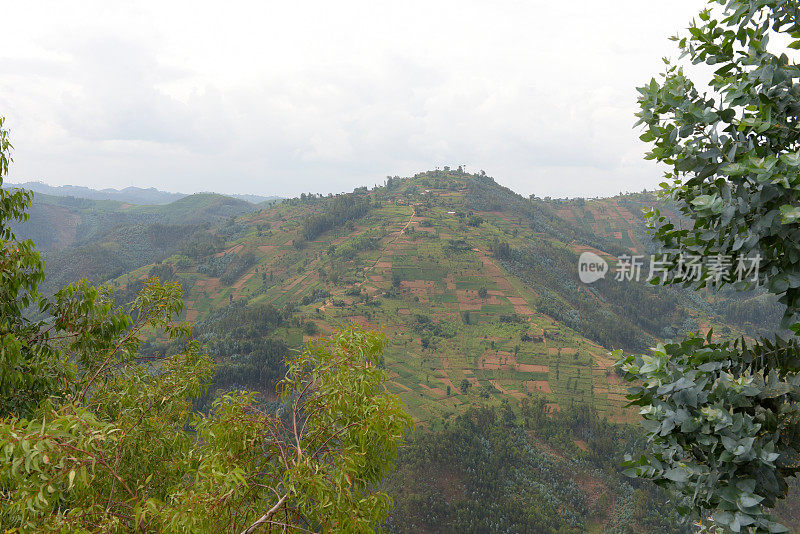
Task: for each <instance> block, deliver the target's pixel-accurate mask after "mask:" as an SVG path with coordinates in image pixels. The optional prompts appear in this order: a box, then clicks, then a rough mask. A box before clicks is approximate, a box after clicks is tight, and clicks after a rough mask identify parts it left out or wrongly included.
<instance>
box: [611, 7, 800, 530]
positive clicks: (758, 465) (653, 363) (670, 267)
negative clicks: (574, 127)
mask: <svg viewBox="0 0 800 534" xmlns="http://www.w3.org/2000/svg"><path fill="white" fill-rule="evenodd" d="M798 15H799V11H798V2H797V1H796V0H712V1H710V2H709V3H708V5H707V7H706V9H704V10H703V11H702V12H700V14H699V17H698V20H696V21H693V22H692V24H691V25H690V26H689V28H688V34H687V35H684V36H678V37H674V38H673V39H674V40H675V41H676V43H677V45H678V47H679V49H680V51H681V59H688V60H689V61H690V62H691V63H692V64H693V65H695V67H692V68H691V70H692V72H695V71H697V72H706V73H708V79H707V80H705V81H704V85H698V84H696V83H695V82H694V81H693V80H692V78H691V77H690V76H689V75H688V74H687V72H689V68H688V67H687V68H686V69H684V68H683V67H682V66H681V65H680V64H679V63H673V62H671V61H669V60H665V63H666V70H665V73H664V74H663V75H662V77H661V78H660V79H659V80H656V79H653V80H652V81H651V82H650V83H649V84H648V85H645V86H644V87H641V88H639V93H640V95H639V105H640V111H639V112H638V113H637V116H638V117H639V121H638V123H637V124H639V125H642V126H643V127H644V132H643V134H642V135H641V139H642V140H643V141H645V142H648V143H652V148H651V150H650V151H649V152H648V154H647V156H646V158H647V159H651V160H656V161H658V162H661V163H663V164H665V165H666V166H667V169H668V170H667V172H666V181H665V182H664V183H662V184H661V189H662V194H663V195H664V196H665V197H667V198H669V199H670V200H671V201H672V203H673V204H674V205H676V206H677V207H678V208H679V210H680V212H681V213H682V214H683V216H685V217H686V218H687V219H688V220H689V224H688V225H686V224H684V225H681V224H680V223H679V221H670V220H668V219H667V218H666V217H665V216H664V215H662V213H661V212H660V211H659V210H658V209H654V210H652V211H650V212H648V213H646V214H645V217H647V218H648V219H649V221H650V222H649V226H650V227H651V232H652V234H653V235H654V236H655V238H656V239H657V241H659V242H660V243H661V245H662V247H663V252H664V255H663V256H662V257H661V258H660V261H661V262H662V263H663V264H662V266H666V267H667V268H666V269H665V270H664V273H665V274H663V276H661V277H660V280H659V279H658V278H657V279H655V280H654V282H655V283H659V282H660V283H683V284H686V285H694V286H696V287H698V288H700V287H705V286H707V285H713V286H716V287H720V286H722V285H725V284H733V285H734V286H736V287H737V288H745V287H749V286H751V285H753V284H761V285H763V286H765V287H766V288H767V290H768V291H769V292H770V293H772V294H774V295H777V296H778V297H779V299H780V302H781V303H783V304H784V305H785V306H786V312H785V316H784V319H783V324H782V326H783V327H784V328H785V329H791V330H792V331H794V332H795V333H797V332H798V331H800V325H798V314H799V313H800V143H799V142H798V141H800V128H798V118H799V116H800V84H798V83H797V79H798V77H800V68H798V64H797V61H796V53H795V52H794V50H797V49H800V18H798ZM687 258H706V259H707V261H704V262H701V263H699V265H700V268H699V271H698V273H699V275H698V276H696V277H694V278H693V279H690V278H688V277H682V276H681V274H680V271H681V269H683V268H685V267H686V262H687ZM720 265H724V266H727V267H729V268H732V269H733V271H732V272H735V271H736V268H737V267H741V266H743V265H745V266H747V268H746V272H745V273H744V274H746V276H745V277H742V276H736V277H734V276H732V275H729V274H728V273H726V272H725V270H724V269H722V270H721V269H720V268H719V266H720ZM742 271H744V269H743V270H742ZM742 271H740V272H739V273H740V274H741V273H742ZM775 326H776V329H777V328H778V326H779V325H775ZM621 366H622V368H623V370H624V371H625V372H626V377H627V378H628V379H629V380H631V381H632V382H633V383H634V384H635V385H634V387H633V388H632V390H631V395H630V396H629V398H630V399H631V401H632V403H633V404H634V405H639V406H641V414H642V416H643V418H644V424H645V427H646V430H647V431H648V433H649V451H648V454H646V455H643V456H641V457H640V458H636V459H629V461H628V462H627V465H628V469H629V473H630V474H632V475H633V476H640V477H646V478H650V479H653V480H655V481H656V482H657V483H660V484H662V485H666V486H670V487H672V488H673V489H674V490H676V492H677V495H678V496H679V502H680V507H679V510H680V511H681V512H682V513H683V514H685V515H686V516H687V517H689V518H691V519H693V520H694V521H695V522H697V523H698V524H702V525H704V528H705V527H708V528H710V529H722V530H724V531H732V532H784V531H786V530H787V529H786V528H785V527H784V526H783V525H780V524H779V523H777V522H776V521H775V519H774V517H772V516H771V515H770V513H769V508H771V507H773V506H774V505H775V504H776V502H777V500H778V499H780V498H782V497H784V496H785V495H786V492H787V484H786V479H787V478H788V477H790V476H793V475H794V474H795V473H797V471H798V469H800V461H799V460H800V404H798V403H799V402H800V375H798V371H800V353H798V342H797V338H796V337H795V336H789V337H788V338H787V339H783V338H781V337H776V338H775V339H763V338H762V339H758V340H754V341H747V342H746V341H745V340H744V339H742V340H739V341H736V342H730V343H729V342H715V341H714V340H713V338H712V335H711V334H709V335H708V336H706V337H705V338H703V337H702V336H699V335H695V336H691V337H689V338H688V339H686V340H684V341H683V342H680V343H671V344H667V345H659V346H658V347H657V348H656V349H655V351H654V352H653V354H652V355H644V356H627V357H624V358H622V359H621Z"/></svg>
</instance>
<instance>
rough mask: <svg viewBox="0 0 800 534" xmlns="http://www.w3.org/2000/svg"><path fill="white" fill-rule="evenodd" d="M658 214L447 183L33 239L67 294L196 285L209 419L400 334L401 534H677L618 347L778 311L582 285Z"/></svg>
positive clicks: (640, 288) (392, 184)
mask: <svg viewBox="0 0 800 534" xmlns="http://www.w3.org/2000/svg"><path fill="white" fill-rule="evenodd" d="M657 203H659V201H658V200H657V199H656V198H655V197H654V196H653V195H650V194H636V195H623V196H619V197H614V198H607V199H595V200H580V199H578V200H570V201H558V200H544V199H539V198H535V197H533V198H524V197H522V196H520V195H518V194H516V193H514V192H513V191H511V190H509V189H507V188H504V187H502V186H500V185H498V184H497V183H496V182H495V181H494V180H493V179H491V178H489V177H487V176H483V175H472V174H465V173H462V172H452V171H431V172H425V173H420V174H418V175H416V176H414V177H411V178H406V179H399V178H396V177H394V178H390V179H388V180H387V181H386V183H385V185H384V186H381V187H376V188H374V189H371V190H370V189H367V188H358V189H356V190H354V191H353V192H352V193H348V194H345V195H336V196H333V195H329V196H325V197H323V196H320V195H302V196H301V197H300V198H295V199H288V200H286V201H284V202H282V203H280V204H275V205H269V206H257V207H254V206H252V205H250V204H247V203H244V202H240V201H237V200H235V199H231V198H228V197H222V196H220V195H211V194H203V195H193V196H191V197H186V198H183V199H180V200H178V201H176V202H173V203H172V204H169V205H166V206H132V205H126V204H122V203H119V202H114V201H107V200H105V201H99V200H96V201H92V200H79V199H74V198H73V199H68V198H56V197H48V196H46V195H37V197H36V200H35V203H34V213H33V216H32V218H31V220H30V221H29V222H27V223H25V224H23V225H21V226H20V227H19V228H18V230H19V231H20V233H21V234H25V235H28V236H31V237H34V240H45V243H46V244H48V243H49V245H50V246H49V248H48V249H47V251H46V262H47V271H48V281H49V284H50V285H49V286H48V288H49V289H50V290H53V289H55V288H56V287H58V286H60V285H62V284H64V283H67V282H69V281H72V280H75V279H77V278H79V277H81V276H87V277H89V278H90V279H92V280H93V281H96V282H107V283H108V284H110V285H111V286H112V287H114V288H115V289H116V293H115V295H116V298H117V299H118V302H119V303H120V304H121V305H126V303H127V302H130V300H131V299H133V298H134V297H135V295H136V294H137V293H138V290H139V288H140V287H141V285H142V283H143V281H144V280H145V279H146V278H147V277H149V276H158V277H160V278H161V279H162V280H177V281H179V282H180V283H181V285H182V286H183V288H184V291H185V301H186V305H187V310H186V318H187V319H189V320H192V321H195V322H196V327H195V335H196V336H197V337H198V338H199V339H200V340H201V341H202V342H203V344H204V347H205V350H206V351H207V352H208V353H209V354H210V355H212V356H213V357H214V358H215V360H216V361H217V367H216V370H215V378H214V384H213V387H212V389H211V390H210V391H209V392H208V394H207V395H206V396H205V397H203V398H201V399H198V401H197V407H198V409H202V408H203V406H205V405H207V404H208V403H209V402H211V401H212V400H213V398H214V396H215V395H217V394H219V393H220V392H222V391H225V390H230V389H238V388H247V389H251V390H255V391H258V392H260V393H261V395H262V398H263V400H264V402H265V403H269V402H271V401H272V400H274V386H275V384H276V383H277V381H278V380H280V378H281V377H282V376H283V373H284V367H283V358H284V356H285V355H286V354H287V351H289V350H290V349H296V348H299V347H300V346H301V345H302V344H303V343H304V342H305V341H308V340H311V339H314V338H316V337H318V336H320V335H324V334H325V333H327V332H330V331H332V330H333V329H335V328H336V327H337V326H338V325H340V324H343V323H346V322H350V321H354V322H358V323H362V324H367V325H370V326H372V327H374V328H377V329H380V330H382V331H384V332H385V333H386V334H387V337H388V339H389V345H388V347H387V350H386V352H385V358H384V365H385V366H386V368H387V370H388V372H389V375H390V381H389V383H388V384H387V387H388V388H389V389H390V390H391V391H393V392H395V393H397V394H398V395H399V396H400V397H401V398H402V399H403V401H404V402H405V404H406V406H407V407H408V409H409V411H410V412H411V413H412V415H413V416H414V418H415V419H416V420H417V423H418V431H417V432H416V433H415V435H414V437H413V439H412V441H411V443H410V445H409V447H408V448H407V449H406V450H405V451H404V452H403V454H402V456H401V458H400V464H399V466H398V469H397V471H396V472H395V473H394V474H393V476H392V477H391V479H390V480H389V481H388V482H387V484H388V486H387V487H388V489H389V491H390V493H391V494H392V495H393V497H394V500H395V510H394V512H393V514H392V519H391V520H390V522H389V523H388V524H387V525H386V527H387V529H388V530H389V531H392V532H407V531H415V532H419V531H453V532H461V531H532V530H533V531H543V532H544V531H552V532H583V531H592V532H595V531H596V532H600V531H605V532H644V531H653V530H659V531H664V532H679V531H680V529H679V528H678V527H677V526H676V525H675V524H674V521H673V518H672V517H671V515H670V510H671V508H670V507H669V506H665V505H664V502H665V499H666V497H665V495H664V494H661V493H659V492H658V490H657V489H656V488H654V487H653V486H651V485H642V486H632V485H631V484H630V483H629V482H628V481H627V480H626V479H625V477H624V476H623V475H622V474H621V472H620V470H619V465H620V461H621V458H622V455H623V454H625V453H629V452H633V451H635V450H636V448H637V447H639V446H640V445H641V441H640V440H641V435H640V434H638V433H637V432H636V430H635V429H634V428H632V427H630V426H629V425H625V424H624V423H625V422H627V421H630V420H632V419H633V417H632V413H631V412H630V411H629V410H627V409H626V408H625V407H624V405H625V400H624V398H623V394H624V391H625V387H624V385H623V384H622V383H621V381H620V379H619V377H618V376H617V374H616V373H615V371H614V370H613V369H611V368H610V365H611V363H612V361H611V359H610V358H609V356H608V351H609V350H610V349H613V348H619V347H622V348H625V349H628V350H644V349H646V348H647V347H648V346H650V345H651V344H652V343H654V342H656V341H657V340H660V339H666V338H671V337H676V336H679V335H681V333H682V332H685V331H690V330H695V329H702V330H704V331H707V330H709V329H711V328H713V329H714V331H715V332H716V334H715V335H716V336H720V335H721V336H731V337H732V336H738V335H742V334H745V335H752V334H754V333H756V332H759V331H765V330H768V329H770V328H771V326H772V325H773V324H776V323H777V321H778V318H779V317H780V313H781V310H780V307H779V306H778V305H777V303H776V302H774V300H771V299H769V298H768V297H767V296H766V295H764V294H763V293H759V292H751V293H748V294H733V293H725V294H713V293H710V292H708V293H705V294H698V293H695V292H691V291H686V290H683V289H681V288H673V287H655V286H651V285H649V284H646V283H644V281H640V282H638V283H636V282H617V281H615V280H613V279H610V277H609V279H605V280H600V281H598V282H595V283H594V284H591V285H586V284H583V283H581V282H580V281H579V280H578V276H577V273H578V271H577V262H578V256H579V254H580V253H581V252H583V251H594V252H596V253H598V254H600V255H601V256H603V257H605V258H607V259H608V260H609V261H610V262H612V264H613V261H614V258H615V257H616V256H619V255H621V254H630V253H641V254H646V253H648V252H649V251H650V250H651V248H652V244H651V243H650V241H649V239H648V238H647V235H646V233H645V227H644V225H643V222H642V219H641V217H639V216H638V213H639V212H640V210H641V208H642V207H645V206H651V205H654V204H657ZM662 210H667V211H669V206H662ZM673 215H675V214H674V213H673ZM48 229H58V231H57V232H54V233H51V234H50V235H51V241H50V242H47V241H46V237H47V235H48V233H47V232H48ZM26 232H27V234H26ZM37 232H38V234H37ZM141 350H142V352H143V353H144V354H145V355H155V354H161V353H164V352H167V353H168V352H170V351H171V350H173V347H172V346H170V345H169V344H166V343H164V342H162V341H159V340H151V341H150V342H148V343H146V344H145V345H144V346H143V347H142V349H141ZM620 423H623V424H620ZM488 502H491V503H492V504H491V505H490V506H487V504H486V503H488ZM784 512H785V513H786V514H791V511H784Z"/></svg>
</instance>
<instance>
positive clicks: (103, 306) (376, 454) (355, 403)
mask: <svg viewBox="0 0 800 534" xmlns="http://www.w3.org/2000/svg"><path fill="white" fill-rule="evenodd" d="M2 126H3V121H2V118H0V149H1V150H0V185H2V178H3V176H5V174H6V173H7V170H8V164H9V163H10V161H11V157H10V149H11V145H10V144H9V142H8V134H7V131H6V130H4V129H3V128H2ZM30 200H31V195H30V193H28V192H25V191H21V190H10V191H9V190H3V189H0V201H1V204H0V240H2V241H0V248H2V251H3V254H2V258H1V259H0V297H2V298H0V336H1V337H0V401H1V402H0V409H1V410H2V413H0V524H1V525H2V526H3V528H4V529H10V530H9V531H10V532H134V531H136V532H165V533H167V532H176V533H177V532H256V531H259V532H269V531H281V532H283V531H287V530H288V531H305V530H308V529H311V530H327V531H333V532H368V531H371V530H372V529H373V527H374V526H375V525H376V524H379V523H381V522H382V521H384V520H385V519H386V514H387V511H388V505H389V503H388V497H387V496H386V494H385V493H384V492H383V491H381V489H380V483H381V480H382V478H383V476H384V475H385V474H386V473H387V471H388V470H389V469H390V468H391V466H392V464H393V462H394V459H395V457H396V455H397V451H398V447H399V445H400V443H401V442H402V440H403V437H404V435H405V433H406V432H407V431H408V429H409V428H410V426H411V424H412V421H411V419H410V416H409V415H408V414H407V413H406V412H405V411H404V409H403V407H402V403H401V401H400V400H399V398H398V397H396V396H394V395H391V394H389V393H388V392H387V391H386V389H385V388H384V385H383V384H384V380H385V371H384V370H383V369H382V366H381V365H380V363H381V353H382V350H383V347H384V344H385V338H384V337H383V336H381V335H380V334H377V333H374V332H370V331H364V330H361V329H359V328H357V327H350V328H346V329H344V330H342V331H340V332H338V333H336V334H334V335H332V336H331V337H330V338H328V339H326V340H324V341H321V342H319V343H318V344H316V345H309V346H308V347H306V348H305V349H304V350H303V351H302V352H301V353H300V354H298V355H297V356H295V357H294V358H293V359H291V360H290V361H289V362H288V363H287V366H288V371H287V374H286V378H285V379H284V380H283V381H282V383H281V384H280V386H279V392H280V400H281V407H280V409H278V410H277V412H275V413H267V412H265V411H264V409H263V404H262V403H260V402H257V401H256V399H255V397H254V394H252V393H246V392H244V393H230V394H228V395H225V396H223V397H221V398H219V399H217V400H216V401H215V402H214V404H213V407H212V409H211V410H210V412H209V413H208V414H202V413H195V412H194V411H193V410H192V402H193V400H194V399H196V398H197V397H198V396H199V395H201V394H202V393H203V392H204V391H205V389H206V384H207V383H208V381H209V379H210V378H211V376H212V372H213V365H212V362H211V360H210V359H209V358H208V357H207V356H205V355H203V354H202V351H201V348H200V346H199V345H198V343H197V342H195V341H193V340H191V339H190V338H189V336H190V325H189V324H188V323H181V322H175V317H176V316H177V315H178V314H179V313H180V312H181V311H182V310H183V303H182V301H181V288H180V286H179V285H178V284H177V283H167V284H161V283H160V282H159V281H158V279H156V278H151V279H150V280H148V281H147V282H146V283H145V284H144V287H143V289H142V291H141V293H140V294H139V296H138V298H137V299H136V300H135V301H134V303H133V305H132V312H131V315H128V314H126V313H124V312H123V311H122V310H120V309H117V308H115V307H114V305H113V300H112V298H111V294H110V293H109V292H108V291H107V290H105V289H103V288H100V289H98V288H94V287H91V286H89V285H88V284H87V283H86V282H81V283H80V284H78V285H76V286H70V287H67V288H65V289H63V290H62V291H60V292H59V293H57V294H56V295H55V296H54V297H53V298H45V297H44V296H42V295H40V294H39V293H38V291H37V287H38V284H39V283H40V282H41V281H42V280H43V279H44V275H43V263H42V260H41V258H40V257H39V255H38V253H36V251H35V248H34V245H33V243H31V242H30V241H23V242H20V241H18V240H17V239H16V238H15V236H14V234H13V232H12V231H11V229H10V226H9V222H10V221H11V220H23V219H24V218H25V217H26V209H27V208H28V206H29V204H30ZM34 316H35V317H43V319H41V320H33V319H31V318H30V317H34ZM151 336H156V337H160V338H162V339H164V338H170V339H173V340H177V341H180V340H181V339H183V340H184V341H185V345H184V347H183V350H180V351H178V352H177V353H176V354H173V355H169V356H166V355H165V356H148V357H143V356H142V355H141V354H140V352H139V350H138V349H139V346H140V344H141V343H142V341H143V339H144V338H145V337H151Z"/></svg>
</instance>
